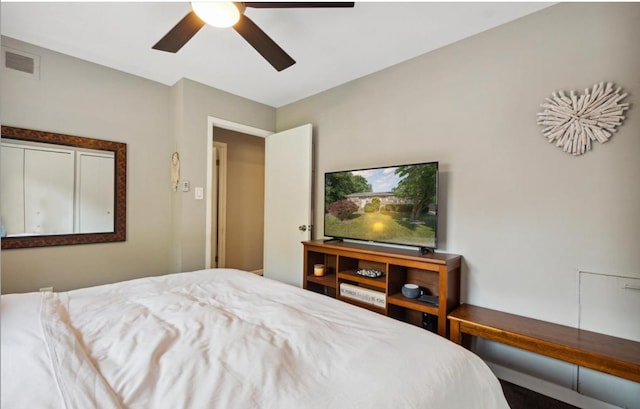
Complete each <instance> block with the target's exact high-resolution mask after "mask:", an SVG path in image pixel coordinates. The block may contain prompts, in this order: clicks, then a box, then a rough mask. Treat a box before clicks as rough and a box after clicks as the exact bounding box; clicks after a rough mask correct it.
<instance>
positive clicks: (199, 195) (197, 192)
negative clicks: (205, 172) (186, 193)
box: [194, 186, 204, 200]
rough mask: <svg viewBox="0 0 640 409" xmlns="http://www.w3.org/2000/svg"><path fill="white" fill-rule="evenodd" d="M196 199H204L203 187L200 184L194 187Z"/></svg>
mask: <svg viewBox="0 0 640 409" xmlns="http://www.w3.org/2000/svg"><path fill="white" fill-rule="evenodd" d="M194 192H195V197H196V200H202V199H204V188H203V187H201V186H196V188H195V189H194Z"/></svg>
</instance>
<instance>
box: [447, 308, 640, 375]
mask: <svg viewBox="0 0 640 409" xmlns="http://www.w3.org/2000/svg"><path fill="white" fill-rule="evenodd" d="M448 318H449V322H450V333H449V334H450V339H451V340H452V341H453V342H456V343H458V344H461V343H462V336H463V334H468V335H473V336H477V337H482V338H486V339H489V340H492V341H496V342H500V343H503V344H506V345H511V346H514V347H516V348H521V349H525V350H527V351H531V352H535V353H538V354H541V355H546V356H549V357H552V358H555V359H559V360H562V361H566V362H570V363H572V364H576V365H579V366H583V367H585V368H590V369H595V370H597V371H601V372H604V373H608V374H610V375H615V376H618V377H620V378H625V379H629V380H631V381H634V382H640V342H636V341H631V340H628V339H624V338H618V337H613V336H610V335H604V334H599V333H597V332H591V331H585V330H582V329H578V328H573V327H568V326H565V325H559V324H553V323H550V322H546V321H540V320H536V319H532V318H527V317H522V316H519V315H514V314H509V313H505V312H501V311H496V310H490V309H488V308H482V307H477V306H475V305H469V304H462V305H461V306H460V307H458V308H457V309H455V310H454V311H452V312H451V313H450V314H449V316H448Z"/></svg>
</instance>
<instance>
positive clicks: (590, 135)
mask: <svg viewBox="0 0 640 409" xmlns="http://www.w3.org/2000/svg"><path fill="white" fill-rule="evenodd" d="M620 92H621V88H617V89H614V87H613V84H612V83H610V82H608V83H607V84H606V85H605V84H604V83H603V82H601V83H598V84H595V85H594V86H593V87H592V88H591V89H589V88H587V89H585V90H584V94H583V95H576V93H575V92H574V91H570V93H569V96H566V95H565V92H564V91H558V92H554V93H552V94H551V95H552V97H551V98H545V100H546V101H547V102H546V103H544V104H541V105H540V106H541V107H543V108H544V111H542V112H540V113H538V124H539V125H542V126H544V127H545V128H544V129H543V130H542V134H543V135H544V136H545V137H546V138H547V140H548V141H549V142H550V143H552V142H554V141H555V142H556V146H558V147H560V148H562V150H563V151H565V152H567V153H570V154H572V155H574V156H578V155H582V154H583V153H585V152H588V151H590V150H591V141H598V142H600V143H605V142H607V141H608V140H609V138H611V136H612V135H613V133H614V132H615V131H616V128H617V127H618V126H620V125H622V121H623V120H624V119H625V117H624V115H623V113H624V111H625V110H627V109H629V103H620V101H621V100H623V99H624V98H625V97H626V96H627V94H626V93H623V94H620Z"/></svg>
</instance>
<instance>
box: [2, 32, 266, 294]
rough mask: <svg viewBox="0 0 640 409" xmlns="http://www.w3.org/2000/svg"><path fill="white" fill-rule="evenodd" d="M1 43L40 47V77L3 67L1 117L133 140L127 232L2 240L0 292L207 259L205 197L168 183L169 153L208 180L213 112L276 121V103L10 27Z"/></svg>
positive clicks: (126, 275)
mask: <svg viewBox="0 0 640 409" xmlns="http://www.w3.org/2000/svg"><path fill="white" fill-rule="evenodd" d="M2 45H4V46H8V47H11V48H14V49H18V50H22V51H25V52H28V53H30V54H35V55H39V56H40V57H41V68H40V79H39V80H34V79H30V78H25V77H24V76H21V75H20V73H15V72H11V71H10V70H2V71H1V77H0V78H1V80H2V93H1V99H0V112H2V118H1V120H2V124H5V125H11V126H17V127H24V128H31V129H38V130H44V131H50V132H57V133H63V134H71V135H78V136H89V137H94V138H100V139H109V140H114V141H118V142H124V143H127V147H128V174H127V183H128V185H127V195H128V197H127V241H125V242H121V243H109V244H92V245H83V246H65V247H52V248H37V249H18V250H3V251H2V253H1V259H2V260H1V267H2V269H1V274H2V292H3V293H11V292H28V291H37V290H38V289H39V288H41V287H49V286H53V287H54V289H55V290H57V291H64V290H69V289H74V288H79V287H84V286H90V285H98V284H103V283H109V282H115V281H121V280H125V279H130V278H136V277H142V276H146V275H159V274H166V273H169V272H176V271H190V270H196V269H200V268H203V267H204V265H205V245H204V241H205V232H206V226H205V201H204V200H195V199H194V197H193V191H191V192H190V193H182V192H175V193H173V192H172V191H171V188H170V160H171V153H172V152H173V151H175V150H178V151H179V152H180V156H181V170H182V178H183V179H185V180H190V181H191V183H192V186H203V187H204V186H206V157H207V153H206V150H207V149H206V148H207V135H208V129H207V128H208V118H209V117H210V116H212V117H216V118H222V119H225V120H228V121H233V122H238V123H241V124H244V125H249V126H253V127H256V128H260V129H266V130H270V131H272V130H274V128H275V108H272V107H268V106H266V105H263V104H259V103H256V102H253V101H250V100H247V99H245V98H240V97H238V96H235V95H232V94H229V93H226V92H223V91H219V90H216V89H213V88H210V87H207V86H204V85H202V84H199V83H197V82H194V81H190V80H181V81H179V82H178V83H177V84H176V85H174V86H173V87H167V86H165V85H162V84H158V83H155V82H152V81H148V80H145V79H142V78H139V77H136V76H133V75H129V74H125V73H122V72H119V71H115V70H112V69H109V68H107V67H103V66H99V65H96V64H92V63H89V62H86V61H82V60H78V59H75V58H71V57H69V56H66V55H63V54H59V53H55V52H52V51H50V50H46V49H43V48H39V47H36V46H33V45H30V44H26V43H23V42H20V41H17V40H14V39H11V38H7V37H2ZM3 194H4V192H3Z"/></svg>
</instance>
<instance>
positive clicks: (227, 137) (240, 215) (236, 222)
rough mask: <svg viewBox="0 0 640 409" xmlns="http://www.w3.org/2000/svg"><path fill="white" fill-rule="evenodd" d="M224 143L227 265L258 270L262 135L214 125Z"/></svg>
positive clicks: (216, 138) (215, 137) (260, 258)
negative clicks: (225, 160)
mask: <svg viewBox="0 0 640 409" xmlns="http://www.w3.org/2000/svg"><path fill="white" fill-rule="evenodd" d="M213 140H214V141H216V142H222V143H226V144H227V203H228V207H227V235H226V236H227V243H226V250H227V251H226V263H225V266H226V267H231V268H239V269H242V270H247V271H254V270H261V269H262V261H263V256H262V254H263V247H262V246H263V235H264V142H265V140H264V138H261V137H258V136H251V135H246V134H242V133H239V132H234V131H229V130H226V129H221V128H214V132H213Z"/></svg>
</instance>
